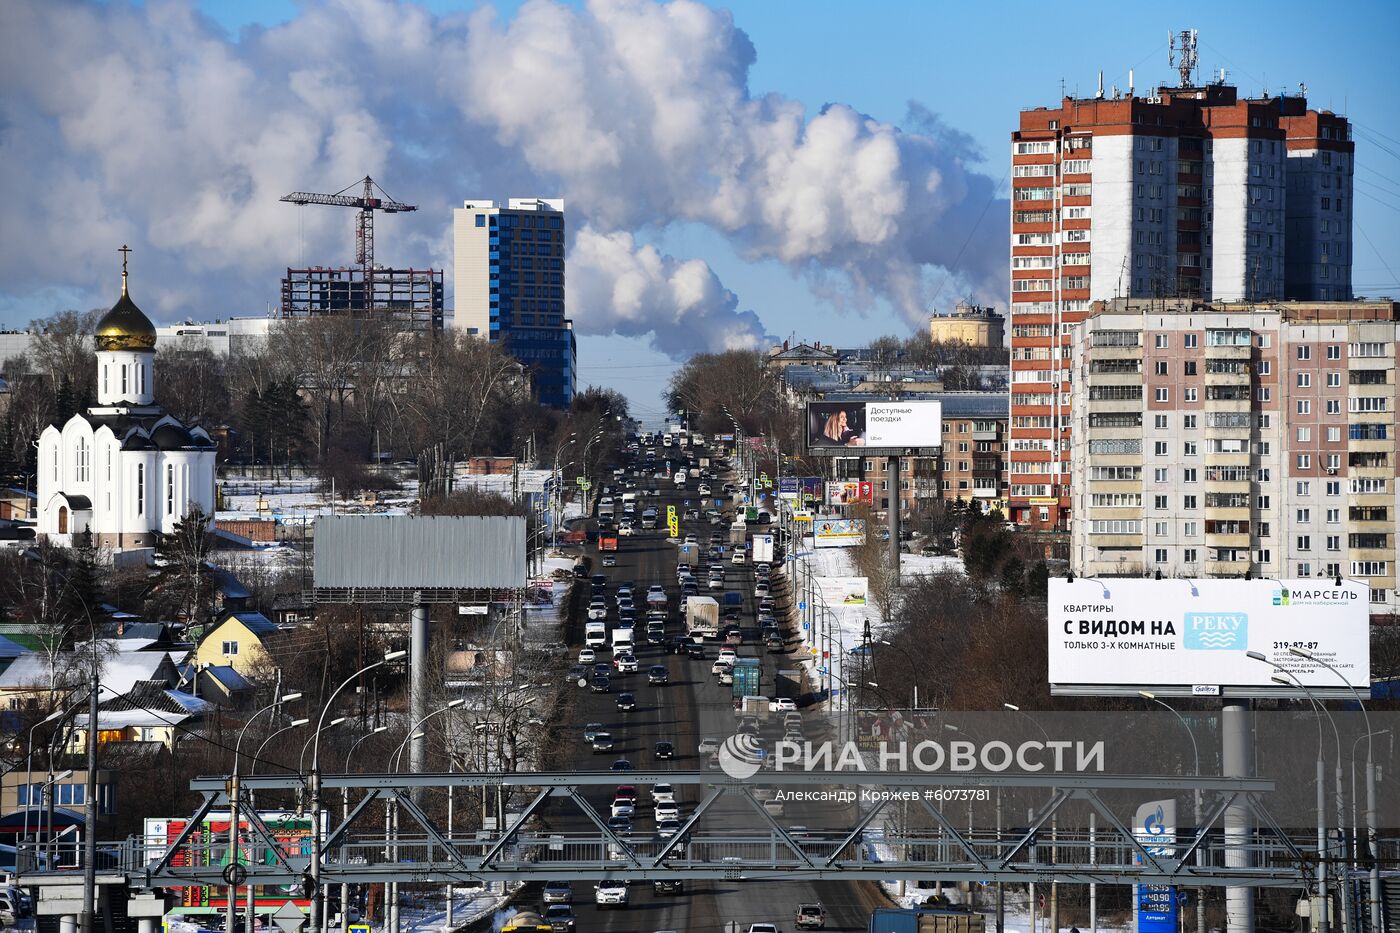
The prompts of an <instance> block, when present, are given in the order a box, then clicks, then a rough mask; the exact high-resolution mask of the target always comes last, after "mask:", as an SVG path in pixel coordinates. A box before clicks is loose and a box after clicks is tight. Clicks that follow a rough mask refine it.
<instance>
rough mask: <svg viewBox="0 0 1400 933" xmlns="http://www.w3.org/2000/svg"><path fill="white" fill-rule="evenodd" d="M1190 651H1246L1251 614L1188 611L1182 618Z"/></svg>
mask: <svg viewBox="0 0 1400 933" xmlns="http://www.w3.org/2000/svg"><path fill="white" fill-rule="evenodd" d="M1182 626H1183V627H1184V628H1185V632H1184V635H1185V647H1186V650H1188V651H1244V650H1245V649H1246V648H1248V647H1249V616H1248V614H1246V613H1243V612H1188V613H1186V615H1185V617H1184V618H1183V619H1182Z"/></svg>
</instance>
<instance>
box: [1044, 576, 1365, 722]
mask: <svg viewBox="0 0 1400 933" xmlns="http://www.w3.org/2000/svg"><path fill="white" fill-rule="evenodd" d="M1047 608H1048V613H1047V614H1048V620H1049V633H1048V635H1049V675H1050V685H1051V691H1052V692H1054V693H1064V694H1083V693H1120V694H1124V693H1126V694H1131V693H1135V692H1136V691H1137V690H1138V689H1139V688H1142V689H1152V690H1158V691H1160V692H1163V693H1169V694H1173V695H1209V696H1219V695H1230V696H1269V695H1277V694H1279V693H1285V694H1287V693H1297V692H1299V691H1298V690H1297V688H1289V687H1284V686H1282V685H1280V684H1277V683H1275V682H1274V681H1273V680H1272V679H1271V678H1272V677H1273V675H1274V674H1275V673H1276V672H1277V668H1275V667H1273V666H1272V665H1271V664H1268V663H1265V662H1263V661H1259V660H1255V659H1253V658H1250V657H1248V656H1247V654H1246V653H1247V652H1259V653H1261V654H1263V655H1264V657H1266V658H1267V659H1268V660H1269V661H1270V662H1273V664H1277V665H1278V666H1279V667H1282V668H1283V669H1284V670H1286V671H1288V673H1289V674H1290V675H1291V676H1296V677H1297V678H1298V679H1299V680H1300V681H1301V682H1302V684H1303V685H1304V686H1305V687H1307V688H1309V689H1310V690H1313V691H1314V692H1327V693H1328V694H1330V695H1337V696H1343V695H1349V692H1348V691H1347V690H1346V688H1345V685H1344V684H1343V682H1342V680H1341V678H1340V677H1338V676H1337V674H1334V673H1332V672H1331V671H1329V670H1328V669H1327V668H1326V667H1324V666H1322V665H1321V664H1318V663H1316V662H1314V661H1309V660H1307V659H1306V658H1302V657H1298V656H1297V655H1294V654H1292V653H1291V651H1290V649H1291V648H1298V649H1302V650H1305V651H1307V652H1309V653H1310V654H1315V655H1317V656H1318V657H1319V658H1322V659H1323V660H1325V661H1326V662H1327V663H1328V664H1330V665H1332V666H1333V667H1335V668H1336V669H1337V671H1338V672H1340V674H1341V677H1345V678H1346V680H1347V681H1348V682H1350V683H1351V684H1353V685H1355V686H1356V687H1357V689H1359V690H1362V691H1365V690H1368V689H1369V687H1370V683H1371V656H1370V635H1369V628H1370V588H1369V586H1368V585H1367V584H1366V583H1365V582H1361V581H1355V580H1342V582H1341V585H1340V586H1338V585H1335V584H1334V582H1333V581H1332V580H1330V579H1314V580H1308V579H1301V580H1229V579H1200V580H1148V579H1104V580H1097V579H1084V578H1081V579H1078V580H1075V581H1073V582H1070V581H1068V580H1063V579H1051V580H1050V592H1049V599H1048V606H1047Z"/></svg>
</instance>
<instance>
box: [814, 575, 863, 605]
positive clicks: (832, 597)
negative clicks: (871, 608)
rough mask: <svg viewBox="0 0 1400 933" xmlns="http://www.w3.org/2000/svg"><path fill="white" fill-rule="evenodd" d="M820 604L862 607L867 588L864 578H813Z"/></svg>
mask: <svg viewBox="0 0 1400 933" xmlns="http://www.w3.org/2000/svg"><path fill="white" fill-rule="evenodd" d="M812 581H813V582H814V583H816V585H817V592H818V593H820V594H821V598H822V602H824V603H825V604H826V605H828V606H830V607H832V608H835V607H836V606H864V605H865V601H866V598H867V593H868V591H869V587H868V585H867V580H866V578H865V577H813V578H812Z"/></svg>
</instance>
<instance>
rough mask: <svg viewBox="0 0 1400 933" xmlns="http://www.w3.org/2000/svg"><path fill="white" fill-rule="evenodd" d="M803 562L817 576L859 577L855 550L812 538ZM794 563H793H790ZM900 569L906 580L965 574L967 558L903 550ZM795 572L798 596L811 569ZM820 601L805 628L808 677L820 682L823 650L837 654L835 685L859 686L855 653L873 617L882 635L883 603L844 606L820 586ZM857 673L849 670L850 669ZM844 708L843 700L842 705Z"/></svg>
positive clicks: (799, 554)
mask: <svg viewBox="0 0 1400 933" xmlns="http://www.w3.org/2000/svg"><path fill="white" fill-rule="evenodd" d="M794 556H795V557H796V559H797V564H799V565H805V566H806V567H807V568H810V572H811V574H812V575H813V577H814V578H817V579H818V580H819V579H820V578H823V577H826V578H832V577H855V576H859V572H858V571H857V570H856V567H855V562H854V560H853V559H852V556H851V551H850V549H849V548H828V547H824V548H815V547H813V546H812V539H811V538H803V539H801V543H800V546H799V547H798V548H797V550H796V551H795V552H794ZM792 566H794V565H793V564H792V563H790V564H789V567H792ZM899 567H900V572H901V574H902V575H903V579H904V580H906V581H908V580H911V579H913V578H914V577H918V576H926V575H928V574H933V573H941V572H945V571H953V572H956V573H962V572H963V562H962V558H960V557H923V556H921V555H918V554H901V555H900V562H899ZM791 572H792V579H790V580H789V583H790V584H791V585H792V587H793V590H794V592H797V593H798V599H803V598H805V595H806V594H805V593H804V592H802V589H803V583H804V581H805V579H806V574H807V572H808V571H807V570H804V569H800V568H799V569H795V570H793V571H791ZM813 598H814V602H815V604H816V607H817V608H816V610H815V621H814V622H813V623H812V628H811V629H808V630H802V631H801V635H802V639H803V647H802V649H800V650H801V657H802V659H803V660H802V666H803V667H804V668H806V669H807V672H808V676H809V677H810V678H811V680H812V682H813V683H814V684H817V683H820V678H821V676H822V675H821V673H820V672H819V671H818V670H817V668H818V667H819V666H821V665H820V662H819V661H818V660H817V659H818V657H820V652H822V651H829V652H830V654H831V656H830V660H829V664H828V665H827V666H828V667H829V669H830V676H831V679H832V680H833V681H834V683H833V686H835V688H836V689H837V690H838V691H839V690H841V689H842V684H844V683H846V682H848V681H849V682H851V686H852V687H855V686H856V685H857V684H858V682H859V668H860V657H859V655H858V654H853V653H852V652H853V651H854V650H855V649H858V648H859V647H860V644H861V641H862V639H863V638H864V635H865V623H866V622H867V621H869V623H870V627H871V630H872V631H873V632H875V634H876V637H880V636H881V634H882V633H881V629H882V628H883V623H884V619H883V618H882V617H881V614H880V607H879V605H878V604H877V603H875V602H874V601H873V600H867V602H866V604H865V605H841V604H838V603H835V602H833V601H832V597H831V595H828V597H827V598H823V597H822V595H821V592H820V590H819V589H818V588H816V587H814V593H813ZM800 616H801V613H800V612H799V619H800ZM812 649H816V651H817V652H818V654H813V653H812ZM848 670H849V671H851V673H849V674H848V673H847V671H848ZM838 706H839V703H838Z"/></svg>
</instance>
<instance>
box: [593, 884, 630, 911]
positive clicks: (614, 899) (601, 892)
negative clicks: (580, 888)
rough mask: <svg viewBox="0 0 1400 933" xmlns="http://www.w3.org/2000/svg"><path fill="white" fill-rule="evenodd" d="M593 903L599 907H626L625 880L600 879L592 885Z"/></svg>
mask: <svg viewBox="0 0 1400 933" xmlns="http://www.w3.org/2000/svg"><path fill="white" fill-rule="evenodd" d="M593 903H595V904H597V905H598V906H599V907H626V906H627V883H626V882H625V881H600V882H598V883H597V884H596V885H594V886H593Z"/></svg>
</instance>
